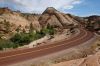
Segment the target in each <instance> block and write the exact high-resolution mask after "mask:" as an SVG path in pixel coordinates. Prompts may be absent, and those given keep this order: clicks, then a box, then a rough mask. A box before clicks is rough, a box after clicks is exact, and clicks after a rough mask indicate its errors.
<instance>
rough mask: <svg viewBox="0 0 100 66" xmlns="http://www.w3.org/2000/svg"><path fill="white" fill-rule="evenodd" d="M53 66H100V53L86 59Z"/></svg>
mask: <svg viewBox="0 0 100 66" xmlns="http://www.w3.org/2000/svg"><path fill="white" fill-rule="evenodd" d="M52 66H100V51H99V52H97V53H96V54H94V55H90V56H87V57H86V58H81V59H76V60H71V61H66V62H61V63H58V64H54V65H52Z"/></svg>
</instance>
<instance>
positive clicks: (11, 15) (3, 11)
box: [0, 8, 41, 32]
mask: <svg viewBox="0 0 100 66" xmlns="http://www.w3.org/2000/svg"><path fill="white" fill-rule="evenodd" d="M38 18H39V17H38V16H35V15H34V14H24V13H20V12H19V11H11V10H10V9H8V8H0V25H2V26H1V27H2V28H0V30H4V27H3V26H4V23H5V22H9V24H11V25H13V26H10V27H11V30H10V31H12V32H13V31H15V30H16V29H18V28H19V27H20V29H21V30H23V29H24V30H26V29H29V26H30V24H31V23H32V24H33V27H34V29H35V30H40V28H41V27H40V24H39V21H38Z"/></svg>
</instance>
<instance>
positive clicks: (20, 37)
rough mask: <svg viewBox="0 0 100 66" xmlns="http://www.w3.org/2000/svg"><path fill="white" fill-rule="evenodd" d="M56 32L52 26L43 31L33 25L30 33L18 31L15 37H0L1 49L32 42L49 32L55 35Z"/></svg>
mask: <svg viewBox="0 0 100 66" xmlns="http://www.w3.org/2000/svg"><path fill="white" fill-rule="evenodd" d="M54 32H55V30H54V28H53V27H51V26H47V27H45V28H43V29H42V30H41V31H35V30H34V29H33V28H32V25H31V26H30V31H29V33H26V32H20V33H19V32H17V33H16V34H15V35H14V36H13V37H11V38H10V39H8V40H5V39H0V50H3V49H4V48H17V47H19V46H23V45H27V44H29V43H30V42H32V41H34V40H37V39H40V38H42V37H44V36H45V35H47V34H48V35H53V34H54Z"/></svg>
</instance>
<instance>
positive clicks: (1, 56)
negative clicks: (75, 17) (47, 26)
mask: <svg viewBox="0 0 100 66" xmlns="http://www.w3.org/2000/svg"><path fill="white" fill-rule="evenodd" d="M93 36H94V34H93V33H91V32H89V31H86V30H83V29H80V34H79V35H77V36H75V37H73V38H71V39H69V40H63V41H59V42H55V43H53V44H47V45H44V46H39V47H36V48H29V49H23V50H15V51H9V52H2V53H0V66H7V65H10V64H13V63H17V62H21V61H25V60H29V59H34V58H37V57H41V56H45V55H48V54H51V53H55V52H59V51H61V50H65V49H68V48H70V47H73V46H77V45H80V44H82V43H84V42H86V41H88V40H89V39H91V38H92V37H93Z"/></svg>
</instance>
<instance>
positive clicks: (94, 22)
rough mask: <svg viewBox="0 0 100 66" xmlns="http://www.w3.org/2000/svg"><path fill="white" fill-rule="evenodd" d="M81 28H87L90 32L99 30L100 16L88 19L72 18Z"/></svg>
mask: <svg viewBox="0 0 100 66" xmlns="http://www.w3.org/2000/svg"><path fill="white" fill-rule="evenodd" d="M73 18H74V19H75V20H77V21H78V22H79V23H80V24H81V25H82V26H83V27H85V28H87V29H88V30H90V31H98V30H100V16H97V15H92V16H89V17H78V16H73Z"/></svg>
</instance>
